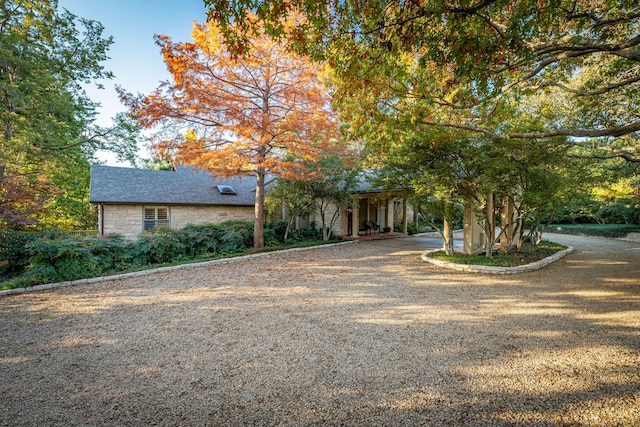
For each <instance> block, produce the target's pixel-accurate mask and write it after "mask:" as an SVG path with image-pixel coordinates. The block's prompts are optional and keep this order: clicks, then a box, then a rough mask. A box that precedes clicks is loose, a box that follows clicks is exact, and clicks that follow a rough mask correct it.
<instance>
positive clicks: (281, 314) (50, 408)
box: [0, 235, 640, 426]
mask: <svg viewBox="0 0 640 427" xmlns="http://www.w3.org/2000/svg"><path fill="white" fill-rule="evenodd" d="M550 239H551V240H555V241H559V242H562V243H566V244H570V245H571V246H574V247H575V249H576V250H575V251H574V252H573V253H571V254H569V255H567V256H566V257H565V258H563V259H561V260H560V261H558V262H556V263H554V264H552V265H550V266H548V267H546V268H544V269H542V270H538V271H535V272H531V273H524V274H518V275H512V276H491V275H473V274H469V273H460V272H455V271H449V270H443V269H439V268H438V267H435V266H433V265H431V264H428V263H425V262H423V261H421V259H420V257H419V255H420V251H419V250H416V249H415V248H414V249H413V250H412V249H411V248H410V247H406V246H401V245H395V246H394V244H393V243H392V242H389V241H387V242H386V243H384V244H383V243H379V242H378V243H376V242H369V243H358V244H351V245H342V246H336V247H329V248H322V249H316V250H309V251H304V252H292V253H283V254H279V255H274V256H270V257H264V258H258V259H252V260H244V261H240V262H236V263H229V264H223V265H217V266H212V267H204V268H197V269H192V270H181V271H177V272H173V273H157V274H152V275H149V276H144V277H142V278H130V279H122V280H117V281H110V282H104V283H97V284H91V285H83V286H77V287H72V288H61V289H57V290H52V291H46V292H38V293H31V294H21V295H14V296H9V297H4V298H0V399H2V400H1V403H0V425H3V426H27V425H29V426H72V425H73V426H80V425H127V426H133V425H166V426H178V425H181V426H184V425H194V426H200V425H258V426H260V425H301V426H305V425H393V426H402V425H407V426H409V425H434V426H440V425H452V426H466V425H480V426H488V425H509V426H512V425H548V426H564V425H571V426H574V425H582V426H632V425H636V426H637V425H640V265H639V261H640V243H634V242H622V241H617V240H610V239H599V238H583V237H572V236H559V235H556V236H550Z"/></svg>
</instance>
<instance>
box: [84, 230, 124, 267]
mask: <svg viewBox="0 0 640 427" xmlns="http://www.w3.org/2000/svg"><path fill="white" fill-rule="evenodd" d="M83 240H84V241H85V242H86V243H87V245H89V247H90V251H91V255H93V256H95V257H97V259H98V262H99V263H100V270H101V272H105V271H118V270H122V269H125V268H127V267H128V266H130V265H131V262H132V261H133V257H132V256H131V244H129V243H128V242H127V241H125V239H124V237H123V236H122V235H119V234H110V235H108V236H99V237H89V238H86V239H83Z"/></svg>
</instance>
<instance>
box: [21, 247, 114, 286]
mask: <svg viewBox="0 0 640 427" xmlns="http://www.w3.org/2000/svg"><path fill="white" fill-rule="evenodd" d="M27 250H29V251H32V252H33V253H34V254H35V255H34V256H33V257H32V258H31V262H30V266H29V268H28V270H27V273H26V277H27V278H29V280H31V281H33V282H34V283H37V282H39V283H47V282H57V281H63V280H74V279H80V278H83V277H94V276H98V275H100V273H101V272H102V270H101V262H100V259H99V257H98V256H96V255H94V254H92V253H91V244H90V242H89V241H88V240H86V239H73V238H64V239H63V238H55V239H49V238H46V237H44V238H42V239H40V240H38V241H33V242H31V243H29V244H28V245H27Z"/></svg>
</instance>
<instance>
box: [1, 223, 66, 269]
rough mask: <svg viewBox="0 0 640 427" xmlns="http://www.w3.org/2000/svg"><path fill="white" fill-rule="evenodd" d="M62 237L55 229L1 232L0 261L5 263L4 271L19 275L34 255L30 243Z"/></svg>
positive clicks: (62, 234) (62, 233) (60, 232)
mask: <svg viewBox="0 0 640 427" xmlns="http://www.w3.org/2000/svg"><path fill="white" fill-rule="evenodd" d="M63 236H64V232H62V231H60V230H57V229H49V230H44V231H38V232H25V231H16V230H7V231H3V232H1V233H0V260H3V261H7V268H6V270H8V271H9V272H13V273H20V272H22V271H24V270H25V268H26V267H27V266H28V265H29V261H30V260H31V257H33V255H34V254H35V253H34V252H33V247H32V246H30V244H31V243H32V242H36V241H39V240H41V239H43V238H51V239H53V238H56V237H60V238H61V237H63Z"/></svg>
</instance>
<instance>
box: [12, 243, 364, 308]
mask: <svg viewBox="0 0 640 427" xmlns="http://www.w3.org/2000/svg"><path fill="white" fill-rule="evenodd" d="M349 243H354V241H346V242H339V243H330V244H327V245H316V246H305V247H301V248H291V249H283V250H275V251H270V252H261V253H258V254H251V255H241V256H237V257H231V258H220V259H214V260H211V261H201V262H192V263H189V264H180V265H172V266H168V267H158V268H151V269H149V270H140V271H134V272H131V273H122V274H114V275H111V276H99V277H91V278H88V279H78V280H71V281H67V282H58V283H46V284H44V285H36V286H32V287H30V288H15V289H7V290H4V291H0V297H3V296H8V295H14V294H23V293H25V292H37V291H45V290H48V289H54V288H65V287H68V286H77V285H85V284H87V283H98V282H106V281H109V280H119V279H127V278H129V277H140V276H146V275H148V274H153V273H163V272H167V271H176V270H187V269H190V268H200V267H208V266H210V265H217V264H227V263H230V262H238V261H243V260H245V259H252V258H262V257H266V256H273V255H277V254H282V253H287V252H298V251H307V250H311V249H318V248H329V247H331V246H338V245H346V244H349Z"/></svg>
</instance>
